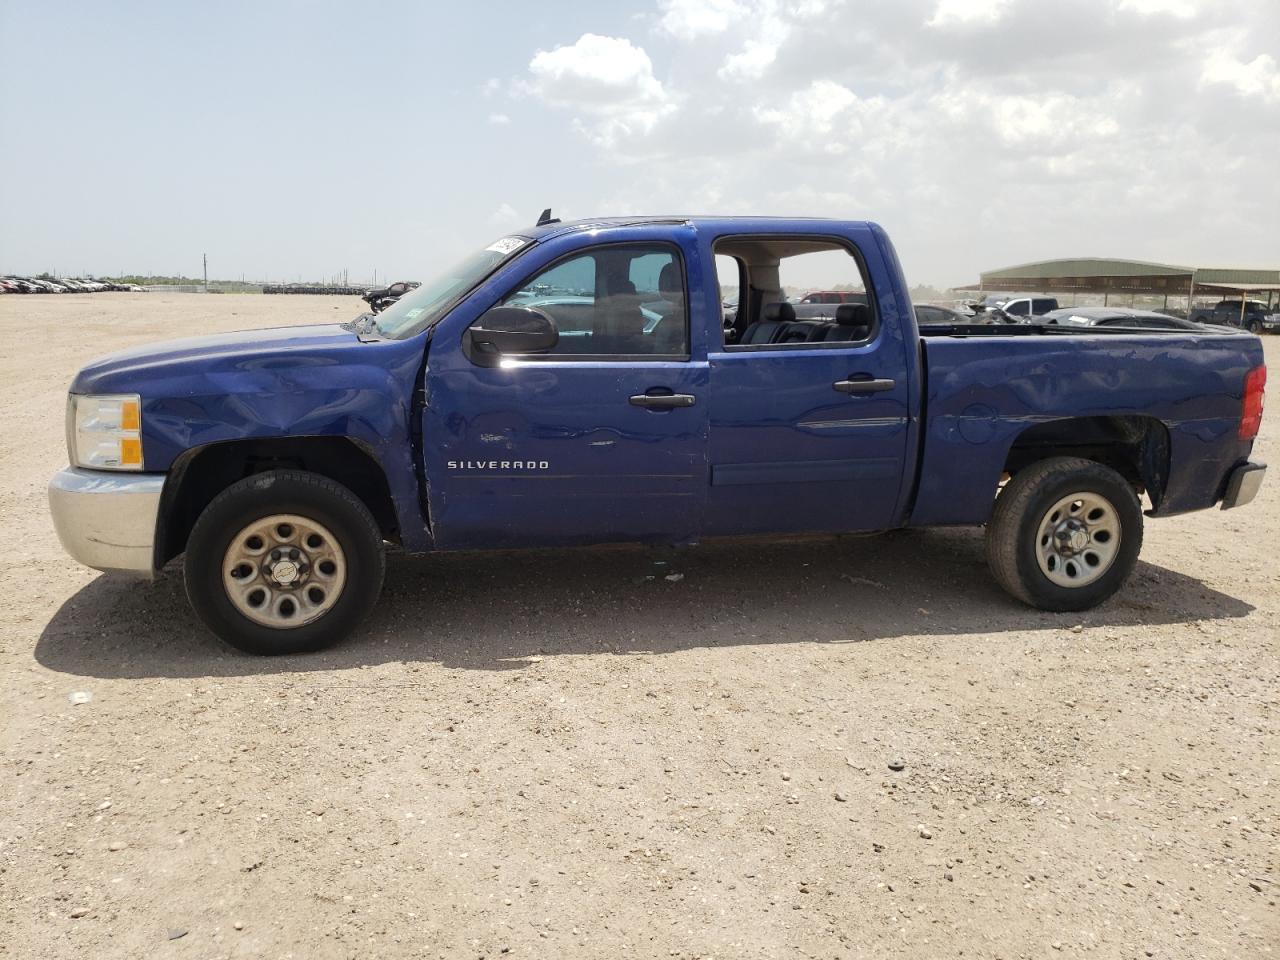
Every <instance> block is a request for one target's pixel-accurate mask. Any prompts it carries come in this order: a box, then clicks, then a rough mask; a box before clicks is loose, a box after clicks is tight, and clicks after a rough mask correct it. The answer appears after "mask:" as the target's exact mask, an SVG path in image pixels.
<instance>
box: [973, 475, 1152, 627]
mask: <svg viewBox="0 0 1280 960" xmlns="http://www.w3.org/2000/svg"><path fill="white" fill-rule="evenodd" d="M986 547H987V564H988V566H989V567H990V568H991V573H992V575H993V576H994V577H995V579H996V581H997V582H998V583H999V584H1000V586H1002V587H1004V589H1005V590H1007V591H1008V592H1009V593H1010V594H1012V595H1013V596H1014V597H1016V598H1017V599H1019V600H1021V601H1022V602H1023V603H1026V604H1028V605H1029V606H1033V607H1038V608H1039V609H1041V610H1052V611H1068V610H1087V609H1089V608H1090V607H1095V606H1097V605H1098V604H1099V603H1102V601H1104V600H1106V599H1107V598H1108V597H1110V596H1111V595H1112V594H1114V593H1115V592H1116V591H1117V590H1119V589H1120V587H1121V586H1123V585H1124V582H1125V580H1127V579H1128V578H1129V575H1130V574H1131V573H1132V572H1133V568H1134V566H1135V565H1136V564H1137V562H1138V552H1139V551H1140V550H1141V549H1142V507H1141V505H1140V504H1139V502H1138V497H1137V495H1136V494H1135V493H1134V491H1133V488H1132V487H1131V486H1130V485H1129V483H1128V481H1126V480H1125V479H1124V477H1122V476H1120V474H1118V473H1117V472H1116V471H1114V470H1112V469H1111V468H1110V467H1105V466H1103V465H1102V464H1099V463H1094V462H1093V461H1091V460H1081V459H1078V458H1075V457H1053V458H1050V459H1048V460H1042V461H1041V462H1039V463H1035V464H1032V465H1031V466H1029V467H1026V468H1024V469H1022V470H1020V471H1019V472H1018V473H1017V474H1016V475H1015V476H1014V478H1013V479H1012V480H1010V481H1009V482H1008V483H1007V484H1006V485H1005V488H1004V491H1003V492H1002V493H1001V494H1000V496H999V497H998V498H997V499H996V505H995V510H994V511H993V513H992V516H991V522H990V523H989V524H988V525H987V539H986Z"/></svg>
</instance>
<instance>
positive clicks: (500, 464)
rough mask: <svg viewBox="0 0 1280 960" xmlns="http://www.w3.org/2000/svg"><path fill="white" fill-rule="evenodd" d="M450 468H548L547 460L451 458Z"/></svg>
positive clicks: (549, 465)
mask: <svg viewBox="0 0 1280 960" xmlns="http://www.w3.org/2000/svg"><path fill="white" fill-rule="evenodd" d="M448 467H449V469H450V470H548V469H550V467H551V464H550V463H549V462H548V461H546V460H450V461H449V463H448Z"/></svg>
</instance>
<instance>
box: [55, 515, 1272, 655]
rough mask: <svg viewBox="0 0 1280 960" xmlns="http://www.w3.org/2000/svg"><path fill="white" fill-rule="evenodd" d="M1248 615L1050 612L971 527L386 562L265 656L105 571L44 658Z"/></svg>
mask: <svg viewBox="0 0 1280 960" xmlns="http://www.w3.org/2000/svg"><path fill="white" fill-rule="evenodd" d="M1253 609H1254V608H1253V607H1252V606H1250V605H1249V604H1247V603H1245V602H1244V601H1242V600H1239V599H1237V598H1235V597H1232V596H1229V595H1227V594H1224V593H1221V592H1219V591H1217V590H1214V589H1212V588H1210V587H1207V586H1205V585H1204V584H1203V583H1202V582H1200V581H1199V580H1196V579H1195V578H1193V577H1189V576H1186V575H1185V574H1181V573H1176V572H1173V571H1171V570H1166V569H1163V568H1161V567H1157V566H1155V565H1153V564H1149V563H1141V562H1140V563H1139V564H1138V568H1137V570H1136V571H1135V573H1134V575H1133V577H1132V579H1131V580H1130V581H1129V583H1128V584H1127V586H1126V587H1125V588H1124V589H1123V590H1122V591H1121V592H1120V594H1118V595H1117V596H1116V597H1113V598H1112V599H1111V600H1110V601H1108V602H1107V603H1105V604H1103V605H1102V606H1101V607H1098V608H1096V609H1094V610H1090V611H1086V612H1084V613H1076V614H1054V613H1045V612H1042V611H1038V610H1032V609H1029V608H1027V607H1024V606H1023V605H1021V604H1019V603H1018V602H1016V601H1014V600H1012V599H1010V598H1009V597H1008V596H1006V595H1005V594H1004V593H1003V592H1002V591H1001V590H1000V589H999V588H998V587H997V586H996V585H995V583H994V582H993V581H992V579H991V577H990V576H989V574H988V573H987V569H986V565H985V562H984V559H983V547H982V535H981V532H980V531H976V530H944V529H939V530H919V531H898V532H894V533H890V534H885V535H882V536H877V537H845V538H839V539H832V538H826V539H813V540H802V541H795V540H793V541H784V542H777V541H774V542H756V541H751V542H746V541H725V542H719V543H710V544H704V545H702V546H699V547H697V548H694V549H692V550H687V551H673V552H655V551H652V550H646V549H643V548H639V547H613V548H592V549H581V550H538V551H521V552H507V553H469V554H452V555H435V556H428V557H403V556H393V557H391V558H390V560H389V563H388V569H387V578H386V585H385V588H384V591H383V595H382V599H381V601H380V602H379V604H378V606H377V607H376V608H375V610H374V612H373V614H372V615H371V616H370V618H369V620H368V621H367V622H366V624H365V625H364V626H363V627H362V628H361V630H360V631H359V633H358V634H357V635H356V636H354V637H352V638H351V639H350V640H348V641H347V642H346V643H344V644H342V645H341V646H339V647H337V648H335V649H333V650H329V651H325V652H322V653H318V654H311V655H307V656H290V657H276V658H258V657H251V656H247V655H244V654H240V653H238V652H237V651H234V650H231V649H230V648H228V647H226V646H224V645H223V644H222V643H220V642H219V641H218V640H217V639H215V638H214V637H213V636H211V635H210V634H209V633H208V632H207V631H206V630H205V629H204V628H203V627H202V626H201V624H200V623H199V622H198V621H197V620H196V619H195V616H194V615H193V614H192V613H191V611H190V608H189V607H188V606H187V601H186V597H185V595H184V593H183V588H182V581H181V575H180V573H179V572H177V571H170V572H168V573H167V574H166V576H165V577H164V578H162V579H161V580H159V581H158V582H156V583H154V584H138V583H136V582H130V581H123V580H116V579H113V578H110V577H105V576H104V577H99V578H98V579H96V580H94V581H93V582H92V583H90V584H89V585H88V586H86V587H85V588H84V589H82V590H81V591H79V592H78V593H77V594H75V595H74V596H73V597H71V598H70V599H69V600H67V601H66V603H64V604H63V605H62V607H61V608H60V609H59V610H58V611H57V612H56V613H55V614H54V615H53V618H52V619H51V620H50V621H49V623H48V624H47V625H46V627H45V628H44V630H43V631H42V633H41V635H40V639H39V641H38V643H37V645H36V650H35V656H36V659H37V660H38V661H39V662H40V663H41V664H42V665H44V666H45V667H48V668H49V669H51V670H56V671H59V672H62V673H68V674H75V675H79V676H92V677H100V678H142V677H219V676H222V677H233V676H253V675H259V674H271V673H296V672H305V671H312V670H341V669H352V668H358V667H361V666H368V665H374V664H380V663H387V662H401V661H409V662H419V661H430V662H438V663H440V664H442V665H444V666H446V667H451V668H461V669H479V670H512V669H521V668H523V667H525V666H527V665H529V664H530V662H531V660H530V658H532V657H535V656H536V657H553V656H563V655H573V654H577V655H588V654H597V655H600V654H632V653H650V654H667V653H673V652H676V651H681V650H687V649H692V648H715V647H725V648H733V647H735V646H743V645H754V644H787V643H842V644H847V643H860V642H867V641H875V640H885V639H890V638H894V637H902V636H913V637H914V636H925V637H937V638H939V640H945V641H950V642H964V638H965V637H966V636H967V635H977V634H1000V633H1005V632H1012V631H1037V630H1052V629H1063V628H1066V627H1070V626H1073V625H1075V624H1078V623H1083V624H1089V625H1094V626H1133V625H1156V624H1172V623H1186V622H1192V621H1196V620H1206V619H1218V618H1228V617H1243V616H1246V615H1247V614H1249V613H1250V612H1251V611H1252V610H1253Z"/></svg>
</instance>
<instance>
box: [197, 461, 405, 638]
mask: <svg viewBox="0 0 1280 960" xmlns="http://www.w3.org/2000/svg"><path fill="white" fill-rule="evenodd" d="M384 568H385V558H384V556H383V549H382V534H381V532H380V531H379V529H378V525H377V522H376V521H375V520H374V519H373V516H372V514H370V512H369V508H368V507H366V506H365V505H364V503H363V502H362V501H361V500H360V498H359V497H357V496H356V495H355V494H354V493H352V492H351V491H350V490H348V489H347V488H346V487H344V486H342V485H341V484H339V483H336V482H334V481H333V480H330V479H328V478H327V477H322V476H320V475H318V474H314V473H307V472H305V471H301V470H271V471H268V472H266V473H259V474H255V475H253V476H251V477H246V478H245V479H244V480H241V481H239V482H238V483H234V484H232V485H231V486H230V487H228V488H227V489H226V490H224V491H222V493H220V494H218V496H216V497H215V498H214V499H213V501H212V502H211V503H210V504H209V505H208V506H207V507H206V508H205V509H204V512H203V513H201V514H200V517H199V519H198V520H196V524H195V527H194V528H193V529H192V531H191V537H190V539H189V540H188V541H187V550H186V558H185V561H184V564H183V573H184V577H185V580H186V588H187V597H188V599H189V600H190V601H191V606H192V607H193V608H194V609H195V611H196V614H197V615H198V616H199V617H200V619H201V620H202V621H204V624H205V626H207V627H208V628H209V629H210V630H212V631H213V632H214V633H215V634H217V635H218V636H219V637H220V638H222V639H223V640H225V641H226V642H227V643H229V644H231V646H233V647H236V648H237V649H239V650H243V651H245V652H246V653H253V654H259V655H264V656H274V655H279V654H288V653H304V652H307V651H312V650H320V649H323V648H324V647H328V646H332V645H333V644H335V643H337V642H339V641H340V640H342V639H343V638H345V637H346V636H347V635H348V634H350V633H351V632H352V631H353V630H354V629H355V628H356V626H357V625H359V623H360V621H361V620H363V619H364V617H365V615H366V614H368V612H369V610H370V608H372V606H373V604H374V602H375V601H376V600H377V599H378V593H379V592H380V591H381V589H382V576H383V571H384Z"/></svg>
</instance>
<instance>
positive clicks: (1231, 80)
mask: <svg viewBox="0 0 1280 960" xmlns="http://www.w3.org/2000/svg"><path fill="white" fill-rule="evenodd" d="M1213 84H1224V85H1226V86H1229V87H1232V88H1233V89H1234V90H1235V91H1236V92H1237V93H1239V94H1241V95H1243V96H1246V97H1254V96H1256V97H1261V98H1262V99H1263V100H1273V101H1276V102H1280V69H1277V67H1276V61H1275V58H1274V57H1272V56H1271V54H1269V53H1260V54H1258V55H1257V56H1256V57H1254V58H1253V59H1252V60H1250V61H1249V62H1248V63H1245V62H1244V61H1243V60H1240V59H1239V58H1237V57H1236V55H1235V54H1233V53H1232V52H1231V51H1230V50H1228V49H1225V48H1219V49H1217V50H1214V51H1213V52H1212V53H1211V54H1209V57H1208V58H1207V59H1206V60H1205V62H1204V68H1203V69H1202V70H1201V71H1200V85H1201V86H1211V85H1213Z"/></svg>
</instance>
